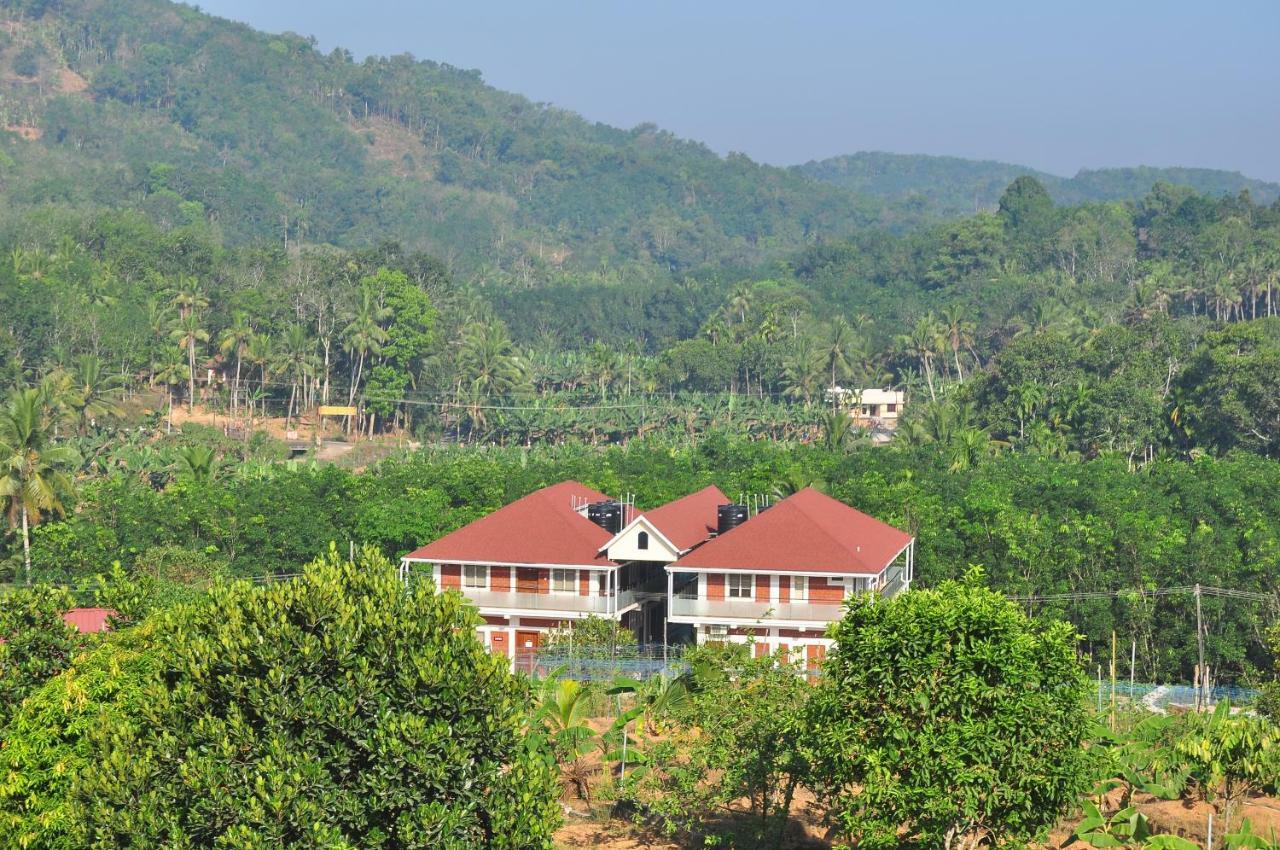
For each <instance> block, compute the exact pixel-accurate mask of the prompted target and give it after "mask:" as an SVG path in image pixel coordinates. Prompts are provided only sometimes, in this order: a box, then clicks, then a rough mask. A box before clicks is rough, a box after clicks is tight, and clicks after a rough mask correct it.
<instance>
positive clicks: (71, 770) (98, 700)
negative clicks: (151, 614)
mask: <svg viewBox="0 0 1280 850" xmlns="http://www.w3.org/2000/svg"><path fill="white" fill-rule="evenodd" d="M153 637H154V626H153V625H152V624H147V625H144V626H141V627H139V628H136V629H126V630H124V631H121V632H117V633H115V634H111V635H109V636H108V637H107V638H106V639H105V640H104V642H103V643H102V644H101V645H100V646H98V647H96V648H94V649H93V650H91V651H90V652H87V653H85V654H83V655H82V656H80V657H79V658H77V659H76V661H75V663H74V664H73V665H72V666H71V667H70V668H68V669H67V670H66V671H64V672H63V673H62V674H61V675H59V676H55V677H54V678H53V679H50V680H49V681H48V682H46V683H45V684H44V685H43V686H42V687H41V688H40V689H39V690H37V691H35V692H34V693H32V694H31V695H30V696H29V697H28V698H27V700H26V701H25V702H24V703H23V704H22V707H21V708H19V709H18V711H17V712H16V713H15V715H14V716H13V718H12V719H11V720H10V723H9V725H8V727H7V728H6V729H5V730H4V734H3V742H4V743H3V747H0V835H5V836H9V837H10V838H11V839H12V840H13V841H14V843H15V846H18V847H22V848H24V850H79V848H83V847H86V846H88V845H89V841H88V835H87V832H86V830H85V823H84V819H83V818H82V817H81V811H82V810H81V807H80V806H78V805H76V804H74V803H73V802H72V800H71V798H70V792H71V786H72V782H73V780H74V777H76V776H77V775H79V773H80V771H81V770H83V769H84V768H85V767H86V766H87V765H88V764H90V763H91V761H92V760H93V758H94V752H95V751H94V741H93V738H92V736H93V734H94V733H95V732H96V731H97V730H103V729H119V728H122V727H123V726H124V725H126V724H132V723H138V722H141V719H142V718H143V716H144V714H145V709H146V707H147V706H146V702H145V696H144V690H143V688H142V684H143V682H145V681H146V680H147V679H149V678H150V677H152V676H153V675H154V674H155V673H156V672H157V670H158V669H159V668H158V661H157V659H158V653H157V652H156V651H155V650H154V649H153V648H152V640H153Z"/></svg>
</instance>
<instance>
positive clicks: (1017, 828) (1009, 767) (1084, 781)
mask: <svg viewBox="0 0 1280 850" xmlns="http://www.w3.org/2000/svg"><path fill="white" fill-rule="evenodd" d="M979 581H981V573H980V572H978V571H975V572H974V573H972V574H971V575H970V577H969V579H968V580H967V581H966V582H964V583H957V582H944V583H943V584H942V585H940V586H939V587H938V588H936V589H928V590H916V591H913V592H911V593H906V594H902V595H899V596H896V597H894V598H892V599H889V600H884V599H874V598H871V597H859V598H856V599H854V600H853V601H852V602H850V603H849V605H848V609H847V612H846V614H845V616H844V618H843V619H842V620H841V621H840V622H839V623H837V624H836V625H834V626H833V627H832V630H831V635H832V636H833V637H834V638H835V640H836V646H835V649H834V651H833V652H832V653H831V654H830V655H829V656H828V657H827V662H826V667H825V673H826V675H825V676H824V678H823V680H822V682H821V683H820V685H819V687H818V692H817V693H816V694H815V695H814V697H813V699H812V701H811V703H810V706H811V709H812V710H811V712H810V717H809V721H808V728H809V729H811V730H812V732H811V736H810V739H809V740H810V747H811V750H812V758H813V760H814V767H813V783H814V785H815V787H816V788H817V790H818V793H819V796H820V798H821V799H822V800H823V801H824V802H825V803H826V804H827V805H828V806H829V808H830V811H831V813H832V817H833V819H834V821H835V823H836V824H837V826H838V828H839V831H840V833H841V834H842V836H843V837H844V838H845V839H846V840H848V841H850V842H854V843H856V844H857V845H858V846H859V847H866V848H879V847H884V848H889V847H902V846H907V847H928V846H932V847H939V846H941V847H943V848H948V850H950V849H951V848H974V847H977V846H979V845H980V844H984V843H991V844H1000V843H1002V842H1005V841H1019V842H1020V841H1028V840H1030V839H1032V838H1033V837H1035V836H1036V835H1038V834H1040V833H1041V832H1042V831H1043V830H1045V829H1047V828H1048V827H1049V826H1051V825H1052V824H1054V823H1055V822H1056V821H1057V820H1058V818H1059V817H1060V816H1061V815H1062V813H1063V812H1064V811H1065V810H1066V809H1067V808H1068V807H1070V806H1072V805H1074V804H1075V802H1076V800H1077V799H1078V798H1079V795H1080V794H1081V793H1082V792H1083V791H1085V790H1086V788H1087V786H1088V782H1089V779H1090V777H1091V771H1090V765H1089V762H1088V757H1087V755H1086V752H1085V750H1084V748H1083V744H1084V741H1085V737H1086V733H1087V730H1088V727H1089V724H1090V722H1091V721H1090V718H1089V716H1088V712H1087V708H1086V705H1087V702H1086V695H1087V688H1088V680H1087V678H1086V677H1085V675H1084V673H1083V671H1082V670H1081V667H1080V664H1079V662H1078V661H1077V659H1076V652H1075V635H1074V631H1073V629H1072V628H1071V627H1070V626H1069V625H1067V624H1066V623H1050V624H1047V625H1043V626H1042V625H1039V624H1037V623H1034V622H1033V621H1031V620H1029V619H1028V618H1027V617H1026V616H1025V615H1024V614H1023V613H1022V612H1020V611H1019V610H1018V608H1017V607H1016V606H1014V605H1013V604H1011V603H1009V602H1007V601H1006V600H1005V599H1004V597H1003V596H1001V595H1000V594H998V593H995V592H993V591H990V590H986V589H984V588H982V587H980V586H979V584H978V582H979ZM904 827H905V833H901V834H900V830H902V829H903V828H904Z"/></svg>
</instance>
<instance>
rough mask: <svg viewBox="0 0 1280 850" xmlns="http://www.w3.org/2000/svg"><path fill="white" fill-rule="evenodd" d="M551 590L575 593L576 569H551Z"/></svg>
mask: <svg viewBox="0 0 1280 850" xmlns="http://www.w3.org/2000/svg"><path fill="white" fill-rule="evenodd" d="M551 590H552V591H553V592H555V593H577V592H578V571H577V570H552V571H551Z"/></svg>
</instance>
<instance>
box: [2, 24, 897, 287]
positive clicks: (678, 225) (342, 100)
mask: <svg viewBox="0 0 1280 850" xmlns="http://www.w3.org/2000/svg"><path fill="white" fill-rule="evenodd" d="M0 17H3V18H4V20H3V22H2V24H3V30H2V31H0V69H2V71H0V115H2V118H3V125H4V126H6V127H7V128H8V129H9V132H8V133H6V134H0V135H3V141H2V144H0V152H2V154H3V159H0V164H2V165H3V171H2V173H3V181H4V185H3V188H4V191H5V194H6V195H7V196H8V197H10V198H12V199H15V200H16V203H12V204H11V205H10V214H12V213H13V212H16V211H17V210H21V209H24V208H25V209H29V208H32V207H38V206H41V205H45V204H58V205H60V206H70V207H74V208H83V207H102V206H105V207H120V206H126V207H134V208H138V209H142V210H144V211H145V212H147V214H148V215H149V216H151V217H152V218H153V219H154V220H155V221H157V222H158V223H161V224H165V225H177V224H183V223H191V222H196V221H207V222H210V223H212V224H213V225H215V226H216V228H217V229H218V230H219V231H220V233H222V234H223V236H224V237H225V238H226V239H227V240H228V241H229V242H231V243H248V242H255V241H274V242H278V243H281V244H287V243H289V242H322V243H333V244H336V245H341V246H347V247H351V246H359V245H366V244H370V243H372V242H377V241H381V240H384V239H396V240H399V241H400V242H402V243H403V244H404V245H406V246H407V247H410V248H415V249H422V250H428V251H430V252H431V253H433V254H436V255H438V256H440V257H441V258H443V259H444V260H445V261H446V262H448V263H449V264H450V265H451V266H453V267H454V268H460V269H465V270H466V271H468V272H471V273H477V274H478V276H479V277H480V278H481V279H483V280H499V281H509V282H513V283H516V284H519V285H533V284H536V283H537V282H539V281H542V280H545V279H549V278H554V277H556V276H557V275H559V274H561V273H564V272H567V271H576V272H583V271H588V270H592V271H594V270H599V269H601V268H603V269H610V268H617V267H624V268H627V269H628V270H629V273H630V274H631V275H632V276H636V275H640V276H644V275H652V274H655V273H664V274H665V273H670V272H680V271H683V270H686V269H690V268H696V267H700V266H703V265H707V264H712V265H723V264H726V263H728V264H736V265H741V264H751V263H756V262H759V261H761V260H762V259H764V258H767V257H773V256H779V255H780V254H781V253H783V252H785V251H788V250H793V249H795V248H797V247H799V246H802V245H805V244H808V243H811V242H813V241H815V240H818V239H821V238H830V237H837V236H841V235H847V234H849V233H851V232H853V231H854V230H856V229H859V228H862V227H865V226H867V225H871V224H875V225H878V226H889V227H896V226H900V225H902V224H904V223H905V220H904V219H903V218H902V217H901V216H899V215H898V214H896V213H895V212H894V211H893V209H892V207H891V206H890V205H886V204H884V203H883V202H879V201H873V200H865V199H860V198H859V197H857V196H855V195H854V194H853V193H850V192H848V191H846V190H843V189H840V188H838V187H832V186H822V185H816V184H814V183H813V182H812V181H809V180H808V179H806V178H805V177H803V176H802V175H799V174H796V173H793V172H790V171H787V170H785V169H779V168H771V167H767V166H762V165H758V164H756V163H754V162H752V161H750V160H749V159H747V158H746V157H744V156H739V155H731V156H729V157H727V158H722V157H720V156H718V155H716V154H715V153H713V152H712V151H710V150H709V149H707V148H706V147H704V146H702V145H700V144H697V143H695V142H689V141H685V140H682V139H678V138H676V137H675V136H673V135H671V134H670V133H667V132H664V131H661V130H659V129H658V128H656V127H653V126H651V125H642V126H639V127H636V128H634V129H631V130H621V129H617V128H614V127H609V126H605V125H603V124H593V123H591V122H589V121H586V120H584V119H582V118H580V117H579V116H577V115H575V114H573V113H570V112H567V111H565V110H562V109H557V108H555V107H552V106H550V105H547V104H540V103H533V102H531V101H529V100H527V99H525V98H523V97H520V96H518V95H513V94H508V93H506V92H502V91H498V90H496V89H493V88H491V87H489V86H487V85H485V84H484V82H483V81H482V79H481V77H480V74H479V72H477V71H468V70H462V69H459V68H454V67H450V66H448V65H443V64H438V63H435V62H428V61H418V60H415V59H414V58H412V57H410V56H407V55H401V56H393V57H371V58H369V59H366V60H365V61H362V62H357V61H355V60H354V59H353V57H352V55H351V54H350V53H349V52H347V51H345V50H341V49H338V50H334V51H333V52H331V53H329V54H327V55H326V54H324V53H321V52H320V51H319V50H317V49H316V46H315V43H314V41H312V40H309V39H306V38H303V37H300V36H296V35H291V34H285V35H268V34H265V33H260V32H256V31H254V30H252V29H250V28H249V27H247V26H244V25H241V24H236V23H232V22H230V21H226V20H221V19H217V18H213V17H210V16H208V15H205V14H201V13H200V12H198V11H196V10H195V9H193V8H190V7H186V6H181V5H178V4H174V3H170V2H167V0H109V2H108V0H64V2H58V3H33V2H29V0H5V2H3V3H0Z"/></svg>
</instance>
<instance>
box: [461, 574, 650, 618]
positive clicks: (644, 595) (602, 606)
mask: <svg viewBox="0 0 1280 850" xmlns="http://www.w3.org/2000/svg"><path fill="white" fill-rule="evenodd" d="M592 589H593V590H594V589H595V588H594V587H593V588H592ZM460 592H461V593H462V595H463V596H465V597H467V599H470V600H471V601H472V602H474V603H475V605H476V607H477V608H479V609H480V610H481V611H482V612H493V611H507V610H511V609H517V610H525V611H546V612H548V613H565V612H569V613H574V614H595V615H596V616H600V617H614V616H617V614H618V613H620V612H622V611H626V610H627V609H628V608H631V607H633V606H635V605H639V604H641V603H643V602H646V601H648V600H650V599H653V598H655V597H656V596H659V595H663V594H665V593H666V592H667V582H666V577H665V576H661V575H659V576H654V577H652V578H650V579H649V580H648V581H646V582H643V583H641V584H639V585H636V586H635V587H629V588H627V589H625V590H622V591H619V592H617V593H616V594H609V595H605V596H600V595H596V594H593V595H591V596H582V595H580V594H577V593H520V592H517V591H514V590H512V591H501V590H498V591H495V590H480V589H477V588H470V587H467V588H462V589H461V591H460Z"/></svg>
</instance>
